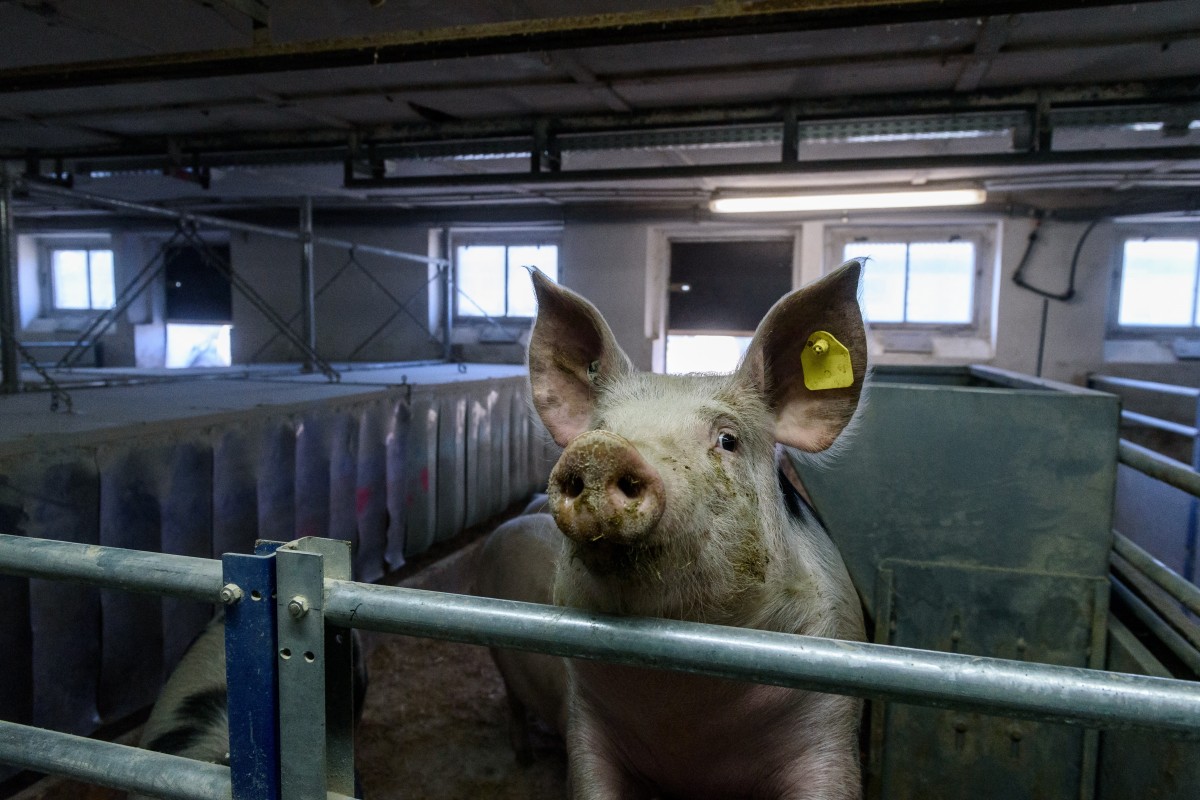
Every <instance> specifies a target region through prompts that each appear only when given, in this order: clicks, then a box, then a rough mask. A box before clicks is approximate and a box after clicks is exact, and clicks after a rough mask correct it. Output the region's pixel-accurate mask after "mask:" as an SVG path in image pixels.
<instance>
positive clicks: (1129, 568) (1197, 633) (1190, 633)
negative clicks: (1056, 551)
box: [1108, 553, 1200, 677]
mask: <svg viewBox="0 0 1200 800" xmlns="http://www.w3.org/2000/svg"><path fill="white" fill-rule="evenodd" d="M1108 563H1109V565H1110V566H1111V567H1112V572H1113V575H1115V576H1116V577H1118V578H1120V579H1121V581H1122V582H1123V583H1124V584H1125V585H1126V586H1128V587H1129V588H1130V589H1131V590H1133V591H1135V592H1137V594H1138V595H1139V596H1140V597H1141V598H1142V601H1143V602H1145V604H1146V605H1147V606H1149V607H1150V609H1151V610H1152V611H1153V612H1154V613H1155V614H1156V615H1157V616H1158V617H1160V618H1161V619H1162V620H1163V621H1164V622H1166V623H1167V624H1169V625H1170V626H1171V627H1172V628H1174V629H1175V630H1176V631H1177V632H1178V633H1180V634H1181V635H1182V636H1183V638H1184V639H1186V640H1187V642H1188V644H1189V645H1190V646H1191V647H1192V648H1193V649H1200V625H1198V624H1196V621H1195V620H1193V619H1192V618H1191V617H1189V616H1188V615H1187V612H1186V611H1184V610H1183V609H1182V608H1180V605H1179V601H1178V600H1176V599H1175V598H1174V597H1172V596H1171V595H1170V593H1168V592H1167V591H1166V590H1165V589H1163V588H1162V587H1161V586H1159V585H1158V584H1156V583H1155V582H1154V581H1152V580H1150V579H1149V578H1148V577H1146V575H1145V574H1144V573H1142V572H1141V571H1139V570H1138V568H1137V567H1135V566H1133V565H1132V564H1130V563H1129V561H1128V560H1127V559H1125V558H1124V557H1123V556H1121V555H1120V554H1119V553H1109V562H1108ZM1197 677H1200V675H1198V676H1197Z"/></svg>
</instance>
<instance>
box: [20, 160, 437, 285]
mask: <svg viewBox="0 0 1200 800" xmlns="http://www.w3.org/2000/svg"><path fill="white" fill-rule="evenodd" d="M17 183H18V186H19V187H20V188H21V189H23V190H24V191H26V192H28V193H30V194H32V195H39V196H42V197H50V198H55V199H58V200H63V201H66V202H70V203H75V204H78V205H84V206H93V207H96V208H104V209H108V210H110V211H120V212H126V213H129V214H136V215H139V216H147V217H157V218H159V219H169V220H173V221H175V222H183V223H191V224H193V225H195V226H197V227H204V228H217V229H219V230H227V231H239V232H241V233H253V234H258V235H260V236H271V237H274V238H276V239H291V240H292V241H299V239H300V233H299V232H298V231H295V230H287V229H283V228H271V227H268V226H266V225H255V224H254V223H250V222H241V221H239V220H234V219H226V218H224V217H214V216H212V215H209V214H191V213H188V212H184V211H174V210H172V209H169V208H163V207H161V206H154V205H149V204H146V203H135V202H132V201H130V200H118V199H116V198H114V197H105V196H103V195H98V194H91V193H89V192H81V191H78V190H76V189H67V188H63V187H61V186H55V185H51V184H48V183H45V182H43V181H41V180H37V179H33V178H30V177H22V178H20V179H19V180H18V181H17ZM313 242H314V243H316V244H323V245H327V246H329V247H339V248H341V249H343V250H350V249H355V250H357V251H358V252H360V253H372V254H374V255H379V256H385V257H387V258H395V259H398V260H401V261H415V262H417V263H419V264H440V263H443V261H442V259H437V258H430V257H429V256H426V255H421V254H420V253H406V252H404V251H403V250H393V249H391V248H389V247H378V246H376V245H370V244H358V243H356V242H351V241H347V240H346V239H338V238H335V237H331V236H313Z"/></svg>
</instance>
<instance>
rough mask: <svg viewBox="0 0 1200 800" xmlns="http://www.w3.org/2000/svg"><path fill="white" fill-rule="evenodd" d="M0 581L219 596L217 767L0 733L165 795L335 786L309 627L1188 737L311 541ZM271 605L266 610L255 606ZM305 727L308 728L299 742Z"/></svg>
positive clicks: (34, 557)
mask: <svg viewBox="0 0 1200 800" xmlns="http://www.w3.org/2000/svg"><path fill="white" fill-rule="evenodd" d="M239 563H240V564H242V565H243V566H244V565H246V564H250V565H251V566H253V567H254V568H255V569H257V570H258V577H257V578H256V577H254V576H247V575H246V573H244V572H243V573H242V577H237V572H236V570H233V569H231V565H232V566H236V565H237V564H239ZM0 573H7V574H11V575H22V576H27V577H36V578H45V579H56V580H66V581H75V582H81V583H87V584H91V585H96V586H102V587H106V588H112V589H124V590H129V591H137V592H153V593H158V594H167V595H172V596H176V597H187V598H193V599H200V600H206V601H209V602H223V603H225V605H226V607H227V622H226V637H227V638H226V642H227V662H228V664H227V667H228V669H229V675H230V680H229V686H230V718H231V721H230V756H231V768H229V769H226V768H224V767H218V766H212V765H196V764H195V762H185V763H182V764H181V763H180V760H177V759H173V758H172V757H170V756H162V755H158V754H148V753H145V752H144V751H138V750H137V749H136V748H127V747H122V746H121V745H112V744H104V743H99V742H94V741H91V740H85V739H84V740H81V739H79V738H78V737H71V736H68V735H66V734H57V733H53V732H49V731H41V730H39V729H35V728H28V727H26V726H20V725H14V724H12V723H5V724H4V725H3V726H0V761H4V762H7V763H12V764H17V765H19V766H23V767H27V768H30V769H38V770H41V771H46V772H52V773H59V774H68V775H72V776H74V777H76V778H81V779H84V780H88V781H93V782H97V783H102V784H105V785H109V786H119V787H122V788H129V789H135V790H138V791H149V792H152V793H158V794H161V795H162V796H165V797H180V798H228V797H234V798H237V800H242V799H243V798H247V799H248V800H260V799H263V798H268V797H269V798H281V799H282V800H292V798H296V797H301V796H303V797H311V796H313V792H314V790H316V789H318V788H319V789H320V790H321V791H326V790H327V789H333V790H334V791H335V792H336V791H349V789H347V788H345V783H346V776H347V775H348V765H349V764H352V761H353V750H352V747H353V745H352V737H349V736H347V735H346V734H347V729H346V724H347V719H346V718H345V715H343V714H342V713H341V712H340V711H339V708H340V707H341V706H340V705H339V701H338V700H337V695H338V693H339V692H340V691H342V690H343V689H345V688H346V687H347V686H348V680H349V659H348V658H342V657H340V656H339V655H338V654H337V645H336V644H335V642H338V641H340V640H341V639H342V638H344V637H338V636H336V635H333V636H326V635H325V629H326V626H331V627H330V630H331V631H336V630H338V628H339V627H345V628H361V629H366V630H374V631H380V632H386V633H398V634H406V635H415V636H423V637H430V638H437V639H447V640H452V641H458V642H466V643H471V644H480V645H488V646H492V647H511V648H517V649H522V650H532V651H536V652H542V653H549V654H553V655H559V656H569V657H574V658H588V659H599V660H604V661H611V662H615V663H622V664H629V665H636V666H648V667H655V668H660V669H671V670H679V671H685V672H690V673H695V674H702V675H709V676H714V677H721V678H729V679H735V680H745V681H754V682H759V683H769V684H774V685H778V686H786V687H792V688H799V689H809V690H818V691H827V692H835V693H840V694H852V695H858V696H864V697H871V698H880V699H887V700H892V701H899V702H906V703H915V704H920V705H928V706H935V707H953V708H962V709H969V710H973V711H980V712H984V713H991V714H1003V715H1006V716H1018V717H1023V718H1028V719H1035V720H1045V721H1051V722H1059V723H1069V724H1075V725H1083V726H1088V727H1100V728H1125V727H1136V728H1148V729H1157V730H1162V731H1166V732H1168V733H1170V734H1172V735H1176V736H1183V737H1186V738H1200V684H1196V683H1191V682H1187V681H1178V680H1168V679H1163V678H1150V677H1142V676H1134V675H1124V674H1116V673H1109V672H1103V671H1098V670H1088V669H1081V668H1073V667H1060V666H1053V665H1047V664H1038V663H1031V662H1023V661H1008V660H1003V659H996V658H980V657H974V656H966V655H959V654H954V653H942V652H933V651H925V650H914V649H909V648H903V647H895V646H888V645H877V644H867V643H861V642H847V641H839V640H831V639H822V638H817V637H810V636H798V635H793V634H785V633H775V632H768V631H757V630H745V629H739V628H729V627H722V626H714V625H702V624H698V623H690V622H679V621H673V620H662V619H642V618H629V617H617V616H608V615H601V614H592V613H587V612H583V611H579V610H575V609H569V608H560V607H554V606H543V605H536V604H531V603H520V602H515V601H507V600H496V599H490V598H482V597H469V596H464V595H454V594H445V593H438V592H429V591H422V590H416V589H404V588H398V587H388V586H377V585H372V584H363V583H355V582H352V581H350V580H348V579H347V578H348V575H349V563H348V547H347V546H346V543H345V542H339V541H335V540H329V539H300V540H297V541H295V542H291V543H288V544H286V545H281V546H280V545H273V546H268V547H263V548H262V549H261V550H260V552H259V553H258V554H257V555H255V556H238V555H227V556H225V558H224V565H222V563H220V562H217V561H209V560H206V559H198V558H190V557H185V556H174V555H165V554H156V553H147V552H139V551H130V550H122V549H119V548H110V547H97V546H90V545H81V544H76V543H69V542H56V541H50V540H42V539H30V538H27V537H19V536H7V535H0ZM232 578H236V580H237V581H239V582H236V583H235V582H234V580H233V579H232ZM256 580H258V581H260V582H259V583H255V581H256ZM276 582H277V583H276ZM276 586H277V591H273V590H274V589H275V588H276ZM273 594H274V596H275V601H274V602H261V601H262V600H265V599H269V598H270V597H271V596H272V595H273ZM256 601H257V602H256ZM243 612H245V613H244V614H243ZM251 613H253V614H257V615H258V618H259V622H258V623H255V624H262V620H269V625H270V633H271V635H270V636H267V637H266V638H264V639H260V640H259V643H258V645H257V646H256V647H255V648H252V649H247V648H246V647H245V646H244V643H241V642H240V641H239V637H240V635H241V634H245V633H247V630H246V629H245V628H244V626H243V624H242V623H243V622H244V621H245V620H246V619H248V615H250V614H251ZM276 636H277V638H276ZM241 638H247V637H244V636H242V637H241ZM251 638H252V637H251ZM264 642H265V644H264ZM264 649H265V651H266V652H264ZM322 653H323V654H324V655H325V658H322V657H320V654H322ZM347 653H348V651H347ZM247 659H257V664H258V665H259V666H260V667H261V666H262V665H264V664H266V665H271V666H272V667H273V668H274V669H275V670H276V676H275V677H274V678H273V679H272V680H277V682H278V684H277V685H278V698H279V702H278V703H274V702H270V703H265V704H262V705H261V706H260V707H258V708H257V709H254V708H252V709H250V710H249V711H248V712H247V710H246V709H243V708H241V707H240V706H239V703H240V702H241V701H240V700H239V697H238V696H235V690H236V691H250V692H253V691H255V688H254V686H253V680H249V679H244V678H245V676H242V675H237V671H238V670H240V669H244V668H246V666H247ZM235 676H236V677H235ZM274 685H275V684H274V683H272V682H268V683H266V684H259V687H260V688H261V687H263V686H266V687H272V686H274ZM260 699H261V698H260ZM272 700H274V698H272ZM246 713H249V715H250V716H251V717H254V716H257V718H256V719H253V720H251V721H250V724H252V725H255V724H260V725H266V726H274V725H275V724H276V721H275V716H274V715H275V714H280V715H281V716H282V717H283V718H288V717H290V719H284V720H282V721H281V722H280V724H279V728H278V732H279V738H280V740H281V741H280V747H279V750H278V752H277V753H274V754H271V753H266V754H265V755H266V758H265V760H264V749H266V750H269V749H270V748H269V747H267V748H264V747H263V745H262V742H261V741H255V745H254V747H250V746H249V742H250V741H253V739H251V738H249V731H248V730H246V729H239V728H238V724H239V723H238V722H237V720H239V719H242V717H243V716H245V714H246ZM314 731H317V732H318V734H320V735H317V736H315V737H314V736H313V732H314ZM339 732H340V735H339ZM84 743H86V744H84ZM280 763H286V764H287V765H288V769H287V770H285V771H284V778H283V785H282V789H281V790H280V791H279V792H278V793H269V792H267V793H261V792H258V791H256V790H249V789H238V788H237V787H238V786H239V773H241V772H244V771H246V770H253V769H259V770H265V771H266V773H268V774H269V773H274V774H275V775H276V776H278V775H279V764H280ZM231 785H232V786H233V787H235V788H234V789H232V790H231V789H230V786H231ZM240 785H241V786H243V787H244V786H247V785H248V784H247V782H245V781H243V782H242V783H241V784H240ZM330 796H331V797H338V796H340V795H337V794H331V795H330Z"/></svg>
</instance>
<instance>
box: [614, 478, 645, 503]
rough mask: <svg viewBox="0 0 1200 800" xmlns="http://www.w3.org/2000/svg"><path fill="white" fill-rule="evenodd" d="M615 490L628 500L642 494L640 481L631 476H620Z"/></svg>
mask: <svg viewBox="0 0 1200 800" xmlns="http://www.w3.org/2000/svg"><path fill="white" fill-rule="evenodd" d="M617 488H618V489H620V490H621V493H622V494H624V495H625V496H626V497H630V498H635V497H637V496H638V495H640V494H641V493H642V484H641V481H639V480H637V479H636V478H634V477H632V476H631V475H622V476H621V477H620V478H617Z"/></svg>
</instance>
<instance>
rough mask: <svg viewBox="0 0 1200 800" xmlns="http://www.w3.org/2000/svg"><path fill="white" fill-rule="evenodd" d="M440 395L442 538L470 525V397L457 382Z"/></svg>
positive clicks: (439, 507) (439, 538)
mask: <svg viewBox="0 0 1200 800" xmlns="http://www.w3.org/2000/svg"><path fill="white" fill-rule="evenodd" d="M439 395H440V396H439V398H438V404H439V416H438V448H437V536H436V540H437V541H439V542H440V541H443V540H445V539H449V538H451V537H452V536H455V535H456V534H458V533H459V532H460V531H462V530H463V528H464V527H466V524H465V520H466V511H467V508H466V505H467V503H466V501H467V463H466V452H467V398H466V397H465V396H464V395H463V392H462V389H461V388H458V387H455V386H454V385H449V386H445V387H442V388H441V389H440V390H439ZM411 552H416V551H411Z"/></svg>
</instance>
